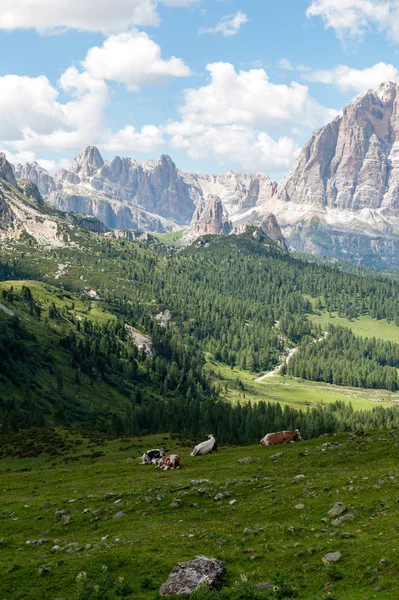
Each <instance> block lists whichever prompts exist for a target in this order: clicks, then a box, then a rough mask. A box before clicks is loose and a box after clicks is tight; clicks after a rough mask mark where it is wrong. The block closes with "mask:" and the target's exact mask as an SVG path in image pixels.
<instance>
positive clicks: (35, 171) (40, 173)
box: [15, 161, 54, 196]
mask: <svg viewBox="0 0 399 600" xmlns="http://www.w3.org/2000/svg"><path fill="white" fill-rule="evenodd" d="M15 177H16V179H18V180H19V179H28V180H29V181H32V183H34V184H36V185H37V187H38V190H39V192H40V194H41V195H42V196H47V195H48V194H49V192H50V191H51V189H52V188H53V186H54V178H53V177H52V176H51V175H50V174H49V173H47V171H46V169H43V167H41V166H40V165H38V164H37V162H36V161H35V162H33V163H25V164H24V165H22V164H18V165H17V167H16V170H15Z"/></svg>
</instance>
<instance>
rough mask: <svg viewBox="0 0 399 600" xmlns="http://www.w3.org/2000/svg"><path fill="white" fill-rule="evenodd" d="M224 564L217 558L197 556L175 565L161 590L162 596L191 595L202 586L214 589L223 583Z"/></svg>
mask: <svg viewBox="0 0 399 600" xmlns="http://www.w3.org/2000/svg"><path fill="white" fill-rule="evenodd" d="M223 575H224V565H223V563H222V562H221V561H220V560H217V559H216V558H208V557H206V556H197V557H196V558H194V559H193V560H189V561H187V562H183V563H179V564H178V565H177V566H176V567H174V568H173V569H172V571H171V573H170V575H169V578H168V580H167V581H166V582H165V583H164V584H163V585H162V586H161V589H160V590H159V595H160V596H172V595H177V596H181V595H183V594H187V595H191V594H193V593H194V592H195V591H196V590H198V588H200V587H201V586H205V587H207V588H208V589H214V588H216V587H218V586H219V585H220V584H221V581H222V578H223Z"/></svg>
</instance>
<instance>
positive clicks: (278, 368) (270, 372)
mask: <svg viewBox="0 0 399 600" xmlns="http://www.w3.org/2000/svg"><path fill="white" fill-rule="evenodd" d="M297 350H298V348H291V350H290V351H289V352H288V354H287V356H286V357H285V359H284V361H283V362H282V363H281V365H278V366H277V367H275V368H274V369H273V371H269V372H268V373H265V374H264V375H261V376H260V377H257V378H256V379H255V382H256V383H262V381H263V380H264V379H267V378H268V377H273V376H274V375H277V373H278V372H279V371H280V369H281V367H282V366H283V365H284V364H287V363H288V361H289V360H291V358H292V357H293V356H294V354H295V352H296V351H297Z"/></svg>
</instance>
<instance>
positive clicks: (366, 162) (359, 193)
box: [278, 83, 399, 216]
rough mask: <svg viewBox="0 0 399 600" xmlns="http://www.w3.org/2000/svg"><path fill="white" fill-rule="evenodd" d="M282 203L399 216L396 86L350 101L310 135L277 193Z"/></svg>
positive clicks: (398, 92)
mask: <svg viewBox="0 0 399 600" xmlns="http://www.w3.org/2000/svg"><path fill="white" fill-rule="evenodd" d="M278 198H279V199H280V200H282V201H283V202H295V203H297V204H311V205H315V206H319V207H326V208H329V209H338V210H349V211H354V212H356V211H361V210H362V209H375V210H376V209H379V210H380V212H381V213H383V214H384V215H386V216H389V215H394V216H398V215H399V84H395V83H386V84H383V85H381V86H380V87H379V88H378V89H377V90H375V91H373V90H370V91H368V92H367V93H365V94H362V95H361V96H358V97H357V98H355V99H354V100H353V101H352V102H351V103H350V104H348V106H346V107H345V108H344V110H343V113H342V115H341V116H338V117H337V118H336V119H335V120H334V121H333V122H332V123H330V124H329V125H327V126H326V127H323V128H322V129H319V130H318V131H316V132H314V133H313V135H312V137H311V138H310V140H309V141H308V143H307V144H306V145H305V147H304V148H303V150H302V152H301V154H300V156H299V158H298V161H297V163H296V165H295V166H294V167H293V168H292V169H291V171H289V172H288V173H287V175H286V176H285V178H284V179H283V181H282V182H281V184H280V185H279V188H278Z"/></svg>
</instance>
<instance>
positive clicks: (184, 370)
mask: <svg viewBox="0 0 399 600" xmlns="http://www.w3.org/2000/svg"><path fill="white" fill-rule="evenodd" d="M1 258H2V263H0V266H1V268H0V276H1V279H3V280H4V281H3V283H1V285H0V289H1V293H2V297H1V299H0V302H2V303H3V305H4V306H5V307H6V308H8V310H12V312H14V313H15V316H14V317H11V316H10V315H8V314H6V313H4V312H3V311H0V348H2V349H3V350H2V352H3V360H2V366H1V367H0V374H1V378H2V379H1V381H2V386H1V392H0V398H1V404H0V411H1V413H2V415H3V416H2V419H3V428H7V427H8V428H16V427H21V426H29V425H41V424H52V423H54V422H61V423H65V424H70V425H73V426H85V427H87V426H89V427H97V428H100V429H103V430H104V429H105V430H107V429H108V430H114V431H118V432H120V433H123V432H127V433H134V434H139V433H150V432H160V431H176V432H185V433H188V434H193V433H197V432H199V431H201V432H202V433H205V432H207V431H210V430H212V431H214V432H215V433H217V434H218V435H219V436H221V437H222V439H223V440H224V441H228V442H237V443H238V442H240V443H245V442H250V441H254V440H256V439H257V437H258V436H259V435H261V434H262V432H264V430H265V429H270V428H282V427H286V428H287V427H291V426H294V425H295V426H298V424H300V425H301V427H302V428H303V429H304V433H305V435H314V434H315V433H321V432H323V431H327V430H328V431H332V430H334V429H339V428H342V427H352V426H354V425H353V423H352V417H351V414H350V411H349V412H348V411H347V410H346V408H345V407H344V406H340V405H334V407H333V408H329V409H328V411H327V409H324V408H323V407H322V406H321V407H318V408H316V409H315V410H314V412H313V413H312V414H311V415H306V414H297V413H296V412H295V411H292V412H290V410H288V409H287V410H288V412H287V410H286V411H285V412H284V411H283V410H282V409H281V408H280V407H278V406H272V405H270V404H265V403H263V404H262V403H259V404H257V405H256V406H254V405H251V404H248V405H246V406H240V405H236V406H231V405H230V404H228V403H226V402H224V401H222V400H221V399H220V398H219V395H218V386H217V385H216V386H215V385H214V384H213V383H212V382H211V380H210V378H209V376H208V375H207V374H206V372H205V370H204V368H203V367H204V363H205V361H206V359H207V357H211V358H212V359H214V360H216V361H219V362H220V363H224V364H226V365H229V366H230V367H233V366H234V365H238V366H239V367H240V368H241V369H245V370H247V371H250V372H253V373H254V377H255V373H259V372H260V371H266V370H268V369H271V368H273V367H274V366H275V365H276V364H278V363H279V362H280V361H281V357H282V356H284V354H285V353H286V352H287V351H288V350H289V348H292V347H296V346H299V352H298V353H297V354H296V356H295V360H294V359H293V361H292V363H291V364H290V366H289V369H290V371H289V372H290V373H292V374H294V375H296V376H299V377H302V378H308V379H312V380H316V381H319V380H320V381H326V382H333V383H337V384H344V385H353V386H357V385H360V386H365V387H372V388H376V387H377V388H378V387H381V388H386V389H389V390H396V389H397V370H396V368H397V366H398V365H397V358H396V357H397V347H395V346H393V345H392V344H391V345H389V344H387V343H383V342H378V344H377V343H374V342H370V341H367V340H364V339H363V338H354V336H352V335H351V334H349V332H348V330H345V332H344V333H342V332H340V330H337V331H335V330H334V331H331V332H329V335H328V336H327V337H326V339H325V341H323V342H318V343H315V341H317V340H319V339H320V337H321V336H323V335H324V333H323V331H322V328H321V327H320V326H319V325H317V324H314V323H312V321H311V320H309V318H308V314H309V313H311V311H312V310H313V308H312V302H311V301H310V298H314V299H315V301H314V302H313V303H314V304H315V305H316V308H317V309H318V310H321V309H323V310H328V311H334V312H337V313H338V314H341V315H343V316H346V317H348V318H355V317H357V316H359V315H368V316H369V317H371V318H374V319H375V318H385V319H388V320H390V321H392V322H394V323H397V322H398V319H399V317H398V315H399V285H398V283H397V282H396V281H394V280H392V279H384V278H381V277H373V276H372V275H371V274H370V275H369V274H367V275H364V274H357V273H354V272H346V271H341V270H339V269H336V268H333V267H329V266H325V265H318V264H314V263H308V262H306V261H304V260H297V259H295V258H293V257H291V256H289V255H288V254H286V253H284V252H282V251H281V250H279V249H278V248H277V247H276V246H275V245H274V244H273V243H271V242H268V241H266V242H264V241H262V242H260V241H258V240H256V239H254V238H253V236H252V235H251V232H248V233H247V234H245V235H242V236H229V237H223V236H207V237H204V238H201V239H200V240H199V241H197V242H195V243H194V244H193V246H191V247H189V248H186V249H184V250H176V249H171V248H168V247H166V246H164V245H163V244H161V243H159V242H158V241H157V240H155V239H154V238H152V237H150V236H143V237H140V236H137V239H135V240H130V239H124V238H114V237H112V236H103V235H95V234H87V238H86V241H85V242H84V243H80V245H79V246H78V245H74V246H72V245H65V246H64V247H62V248H56V249H54V248H46V247H40V246H37V245H35V244H32V242H31V241H30V242H29V244H26V243H22V242H19V243H17V242H16V243H14V244H13V245H10V246H9V247H8V248H4V249H3V251H2V253H1ZM22 278H24V280H23V281H22ZM18 279H21V280H20V281H19V282H18ZM90 289H92V290H94V291H95V294H96V297H98V299H96V300H91V299H90V298H88V297H87V295H85V293H86V294H87V291H88V290H90ZM125 325H129V326H131V327H134V328H136V329H137V330H138V331H139V332H142V333H144V334H146V335H147V336H149V337H150V338H151V340H152V353H151V354H148V353H146V351H145V349H142V350H139V349H138V348H137V346H136V345H135V342H134V340H132V339H131V337H130V336H129V335H128V331H127V329H126V327H125ZM342 336H344V338H343V337H342ZM10 343H11V345H12V348H13V350H12V352H8V347H9V345H10ZM344 350H345V351H344ZM0 351H1V350H0ZM334 357H335V358H334ZM340 360H341V361H344V362H345V364H346V365H347V364H348V362H349V363H350V372H351V376H350V377H349V376H345V371H343V369H342V368H341V363H340V362H339V361H340ZM304 365H305V366H304ZM323 365H324V366H323ZM325 365H328V369H327V368H326V366H325ZM370 366H371V367H372V373H371V372H367V371H368V370H369V369H370ZM346 371H348V368H347V369H346ZM338 372H339V373H340V374H341V378H340V379H339V378H337V375H336V373H338ZM334 373H335V374H334ZM394 410H395V409H393V411H394ZM394 418H396V416H394ZM390 419H391V420H392V417H390ZM355 421H356V419H353V422H355Z"/></svg>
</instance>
